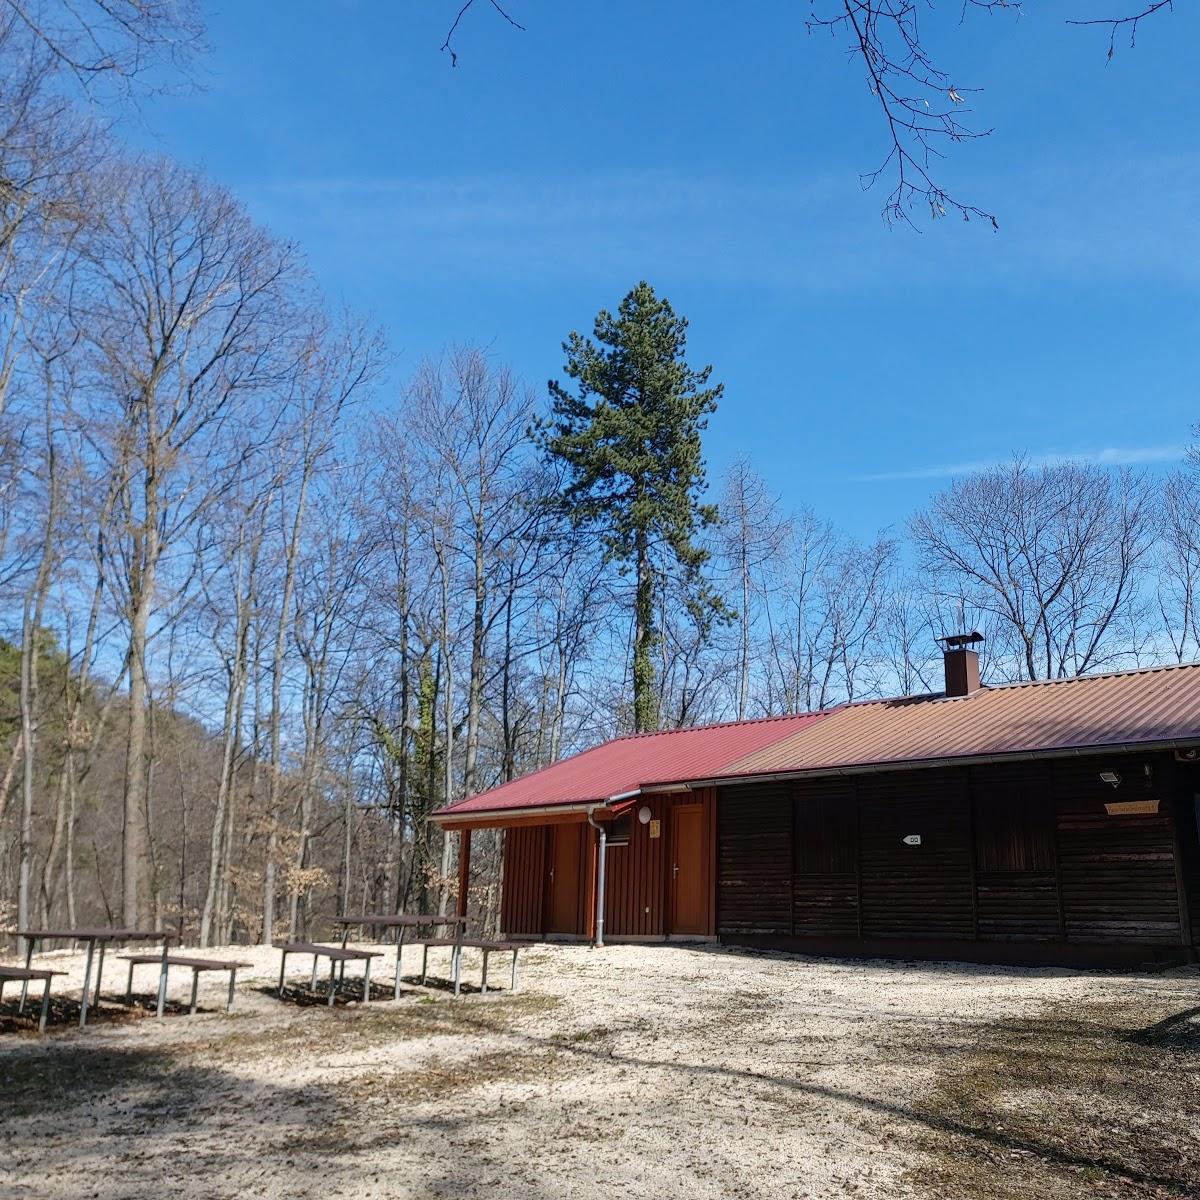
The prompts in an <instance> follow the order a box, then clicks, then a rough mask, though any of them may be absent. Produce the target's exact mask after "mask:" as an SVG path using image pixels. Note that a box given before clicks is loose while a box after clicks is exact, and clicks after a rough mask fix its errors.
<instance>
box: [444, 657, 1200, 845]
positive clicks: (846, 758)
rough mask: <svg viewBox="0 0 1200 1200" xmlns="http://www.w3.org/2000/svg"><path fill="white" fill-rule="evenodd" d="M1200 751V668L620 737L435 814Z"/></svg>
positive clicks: (493, 814) (483, 814)
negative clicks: (720, 786)
mask: <svg viewBox="0 0 1200 1200" xmlns="http://www.w3.org/2000/svg"><path fill="white" fill-rule="evenodd" d="M1152 745H1158V746H1169V745H1200V664H1189V665H1185V666H1176V667H1153V668H1148V669H1145V670H1137V671H1124V672H1118V673H1115V674H1109V675H1083V676H1078V677H1077V678H1074V679H1060V680H1054V681H1048V682H1042V683H1021V684H1007V685H1004V686H1000V687H990V688H981V689H980V690H979V691H976V692H973V693H972V694H971V695H969V696H959V697H943V696H909V697H904V698H902V699H897V700H868V701H862V702H859V703H854V704H846V705H842V706H841V707H839V708H834V709H830V710H828V711H826V712H823V713H809V714H802V715H799V716H792V717H774V718H768V719H764V720H757V721H734V722H729V723H726V724H723V725H709V726H700V727H697V728H693V729H680V730H673V731H669V732H663V733H652V734H640V735H637V736H630V737H624V738H617V739H615V740H614V741H611V742H605V743H604V744H602V745H600V746H596V747H593V748H592V749H591V750H585V751H583V753H581V754H577V755H575V756H574V757H572V758H568V759H564V760H562V761H561V762H557V763H554V764H552V765H551V766H548V767H544V768H543V769H542V770H540V771H534V772H533V773H532V774H529V775H525V776H522V777H521V778H520V779H514V780H512V781H511V782H510V783H506V784H503V785H502V786H500V787H498V788H493V789H492V790H491V791H489V792H483V793H481V794H479V795H477V796H472V797H470V798H469V799H467V800H465V801H462V802H461V803H459V804H455V805H453V806H452V807H451V808H444V809H441V810H439V811H438V812H437V813H434V816H435V817H436V818H438V819H439V820H446V821H459V820H466V819H471V818H473V819H478V820H480V821H483V822H486V821H488V820H498V821H499V820H504V819H508V818H517V817H520V816H521V814H522V813H523V812H530V811H533V812H540V811H543V810H546V809H553V808H556V807H558V806H564V807H565V806H570V805H577V806H578V805H587V804H594V803H608V802H611V801H612V800H614V799H616V798H619V797H622V796H629V795H636V794H637V793H638V792H639V791H640V790H642V789H647V788H655V787H662V786H665V785H671V784H677V785H680V784H688V783H718V782H721V781H722V780H731V779H743V778H747V777H753V776H759V775H791V774H796V775H803V774H817V775H819V774H822V773H824V774H834V773H838V772H843V771H865V770H872V769H876V768H881V769H886V768H888V767H892V768H899V767H905V766H925V765H929V766H932V765H936V764H939V763H951V762H956V761H963V760H979V759H992V758H1006V757H1011V758H1020V757H1022V756H1031V755H1039V756H1040V755H1055V754H1073V753H1080V752H1087V751H1103V750H1104V749H1106V748H1109V749H1115V748H1117V747H1140V746H1152Z"/></svg>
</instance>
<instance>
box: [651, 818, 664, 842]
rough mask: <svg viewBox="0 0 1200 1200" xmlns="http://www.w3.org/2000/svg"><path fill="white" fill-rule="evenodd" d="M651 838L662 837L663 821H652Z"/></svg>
mask: <svg viewBox="0 0 1200 1200" xmlns="http://www.w3.org/2000/svg"><path fill="white" fill-rule="evenodd" d="M650 836H651V837H652V838H656V837H662V822H661V821H651V822H650Z"/></svg>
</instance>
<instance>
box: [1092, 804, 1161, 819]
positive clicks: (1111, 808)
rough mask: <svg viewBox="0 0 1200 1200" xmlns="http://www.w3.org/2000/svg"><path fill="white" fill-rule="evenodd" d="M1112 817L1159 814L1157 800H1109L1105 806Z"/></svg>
mask: <svg viewBox="0 0 1200 1200" xmlns="http://www.w3.org/2000/svg"><path fill="white" fill-rule="evenodd" d="M1104 810H1105V812H1107V813H1108V815H1109V816H1110V817H1128V816H1132V815H1134V814H1136V813H1156V812H1158V801H1157V800H1109V801H1108V802H1107V803H1106V804H1105V805H1104Z"/></svg>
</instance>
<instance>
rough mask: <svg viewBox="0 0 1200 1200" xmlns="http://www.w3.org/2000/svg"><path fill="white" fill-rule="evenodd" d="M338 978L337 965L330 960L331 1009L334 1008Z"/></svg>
mask: <svg viewBox="0 0 1200 1200" xmlns="http://www.w3.org/2000/svg"><path fill="white" fill-rule="evenodd" d="M336 977H337V963H336V962H334V961H333V959H332V958H331V959H330V960H329V1007H330V1008H332V1007H333V984H334V979H335V978H336Z"/></svg>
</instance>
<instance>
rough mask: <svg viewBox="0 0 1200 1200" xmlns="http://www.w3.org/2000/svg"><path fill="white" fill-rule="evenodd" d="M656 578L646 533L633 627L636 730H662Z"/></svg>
mask: <svg viewBox="0 0 1200 1200" xmlns="http://www.w3.org/2000/svg"><path fill="white" fill-rule="evenodd" d="M653 650H654V575H653V572H652V570H651V567H650V556H649V552H648V550H647V547H646V538H645V535H644V534H641V533H639V534H638V541H637V593H636V596H635V597H634V627H633V731H634V733H647V732H649V731H651V730H654V729H657V728H658V705H657V703H656V701H655V695H654V658H653Z"/></svg>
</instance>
